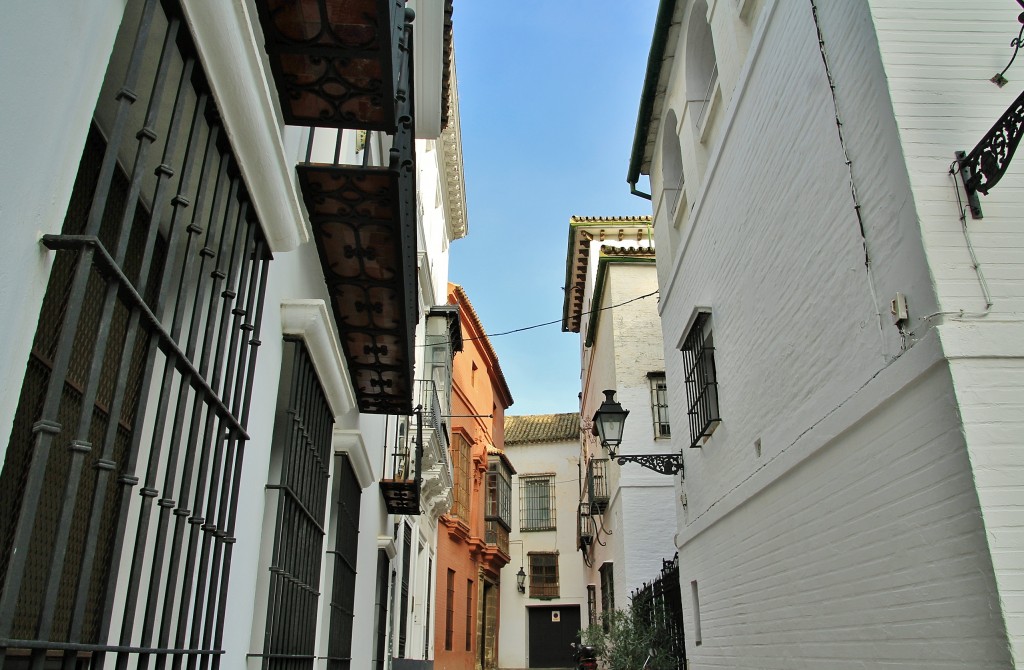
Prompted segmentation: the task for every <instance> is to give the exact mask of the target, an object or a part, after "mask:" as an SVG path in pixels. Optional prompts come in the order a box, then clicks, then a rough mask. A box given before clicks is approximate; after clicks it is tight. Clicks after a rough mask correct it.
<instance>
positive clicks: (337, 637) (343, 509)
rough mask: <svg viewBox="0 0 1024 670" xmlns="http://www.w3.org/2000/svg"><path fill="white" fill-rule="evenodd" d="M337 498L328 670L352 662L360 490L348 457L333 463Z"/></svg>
mask: <svg viewBox="0 0 1024 670" xmlns="http://www.w3.org/2000/svg"><path fill="white" fill-rule="evenodd" d="M335 463H336V464H335V467H334V472H335V475H334V476H335V479H336V480H337V482H338V483H337V487H338V499H337V504H336V507H335V516H336V521H335V529H334V530H335V536H334V550H333V551H332V552H331V554H332V556H333V558H334V580H333V584H332V587H331V591H332V596H331V624H330V625H331V631H330V636H329V638H328V660H327V667H328V670H348V669H349V668H350V667H351V663H352V622H353V620H354V618H355V598H356V556H357V553H358V549H359V506H360V501H361V500H362V492H363V490H362V488H361V487H360V486H359V480H358V479H357V478H356V473H355V470H354V469H353V468H352V462H351V461H350V460H349V459H348V456H346V455H341V456H339V457H338V458H337V460H336V461H335Z"/></svg>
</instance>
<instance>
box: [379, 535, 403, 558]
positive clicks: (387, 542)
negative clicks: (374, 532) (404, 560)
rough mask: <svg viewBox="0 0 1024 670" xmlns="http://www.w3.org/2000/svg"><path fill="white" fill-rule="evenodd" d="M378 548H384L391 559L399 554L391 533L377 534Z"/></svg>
mask: <svg viewBox="0 0 1024 670" xmlns="http://www.w3.org/2000/svg"><path fill="white" fill-rule="evenodd" d="M377 549H383V550H384V553H385V554H387V555H388V558H389V559H390V560H392V561H393V560H395V556H398V549H397V548H396V547H395V538H393V537H391V536H390V535H378V536H377Z"/></svg>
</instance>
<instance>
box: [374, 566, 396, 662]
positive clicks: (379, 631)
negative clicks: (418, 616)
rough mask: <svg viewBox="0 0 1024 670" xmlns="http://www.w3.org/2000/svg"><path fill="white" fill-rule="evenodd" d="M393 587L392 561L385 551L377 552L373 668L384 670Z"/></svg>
mask: <svg viewBox="0 0 1024 670" xmlns="http://www.w3.org/2000/svg"><path fill="white" fill-rule="evenodd" d="M389 584H391V585H392V588H393V578H392V571H391V559H390V558H389V557H388V552H387V551H385V550H384V549H378V550H377V589H376V593H375V594H374V603H373V608H374V624H373V625H374V631H373V639H374V640H375V642H374V647H373V667H374V668H375V670H384V666H385V664H386V662H387V645H388V611H389V609H390V608H389V607H388V602H389V598H388V595H389V591H388V586H389Z"/></svg>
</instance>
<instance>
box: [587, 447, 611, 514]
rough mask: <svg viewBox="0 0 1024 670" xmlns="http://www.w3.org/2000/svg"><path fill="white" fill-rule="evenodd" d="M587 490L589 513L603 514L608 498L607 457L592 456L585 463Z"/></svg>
mask: <svg viewBox="0 0 1024 670" xmlns="http://www.w3.org/2000/svg"><path fill="white" fill-rule="evenodd" d="M587 492H588V494H589V499H590V510H589V511H590V513H591V514H603V513H604V511H605V509H607V507H608V501H609V500H610V496H609V486H608V459H607V458H593V459H591V460H590V463H588V464H587Z"/></svg>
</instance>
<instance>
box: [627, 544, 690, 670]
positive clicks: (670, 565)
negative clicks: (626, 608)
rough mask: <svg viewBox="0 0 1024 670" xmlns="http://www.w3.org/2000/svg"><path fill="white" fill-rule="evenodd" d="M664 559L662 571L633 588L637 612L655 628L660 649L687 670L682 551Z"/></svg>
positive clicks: (634, 611) (678, 669)
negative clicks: (681, 573) (680, 566)
mask: <svg viewBox="0 0 1024 670" xmlns="http://www.w3.org/2000/svg"><path fill="white" fill-rule="evenodd" d="M661 563H662V566H661V575H659V576H658V577H657V578H656V579H655V580H654V581H653V582H647V583H645V584H644V585H643V586H641V587H640V588H638V589H637V590H635V591H633V595H632V600H633V613H634V615H635V616H637V617H638V618H639V619H640V620H641V621H643V622H645V623H647V624H648V625H649V626H651V628H653V629H654V631H655V635H654V639H655V640H657V641H658V652H659V653H661V654H666V655H668V657H669V658H673V659H675V667H676V669H677V670H684V669H685V668H686V645H685V643H684V642H685V638H684V636H683V597H682V592H681V591H680V590H679V554H678V553H677V554H676V555H675V556H674V557H672V560H670V561H664V560H663V561H662V562H661Z"/></svg>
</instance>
